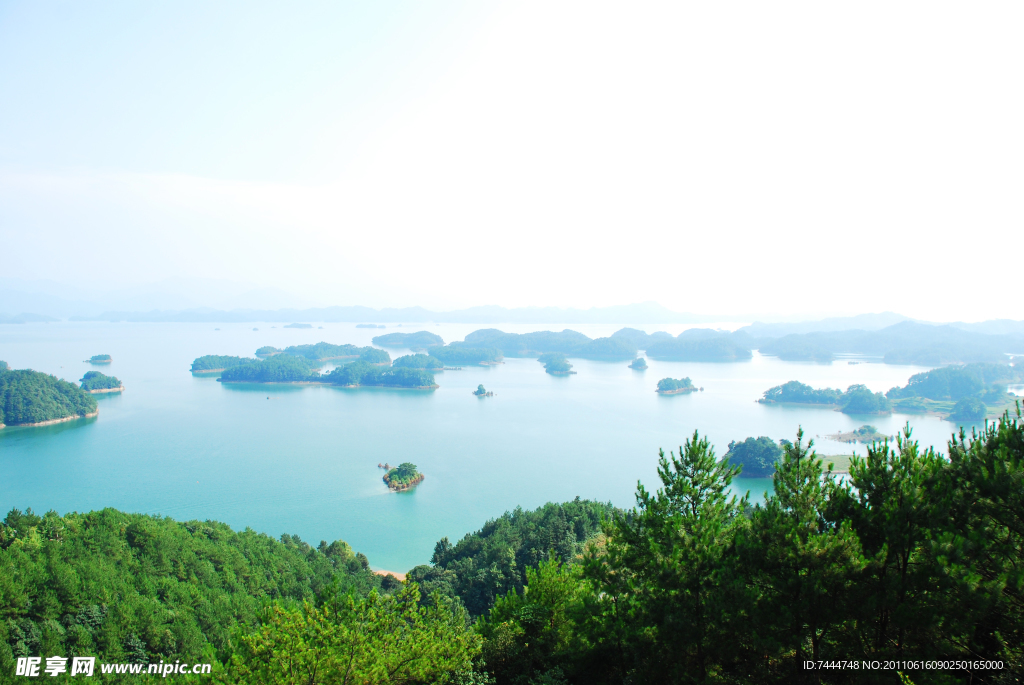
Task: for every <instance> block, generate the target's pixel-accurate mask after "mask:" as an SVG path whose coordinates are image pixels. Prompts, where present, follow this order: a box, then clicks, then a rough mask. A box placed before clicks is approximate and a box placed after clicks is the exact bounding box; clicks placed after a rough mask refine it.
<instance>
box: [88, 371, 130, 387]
mask: <svg viewBox="0 0 1024 685" xmlns="http://www.w3.org/2000/svg"><path fill="white" fill-rule="evenodd" d="M80 383H81V388H82V390H85V391H89V390H110V389H111V388H120V387H121V381H119V380H118V379H117V378H115V377H114V376H106V375H104V374H102V373H100V372H99V371H86V372H85V375H84V376H82V378H81V381H80Z"/></svg>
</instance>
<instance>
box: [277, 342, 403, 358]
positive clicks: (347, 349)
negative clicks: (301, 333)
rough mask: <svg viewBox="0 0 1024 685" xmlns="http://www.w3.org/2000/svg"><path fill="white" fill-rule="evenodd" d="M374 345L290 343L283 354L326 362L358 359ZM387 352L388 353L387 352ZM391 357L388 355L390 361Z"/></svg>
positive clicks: (282, 351)
mask: <svg viewBox="0 0 1024 685" xmlns="http://www.w3.org/2000/svg"><path fill="white" fill-rule="evenodd" d="M372 349H374V348H372V347H359V346H357V345H348V344H345V345H332V344H331V343H326V342H318V343H316V344H315V345H290V346H288V347H286V348H284V349H283V350H281V354H287V355H291V356H293V357H302V358H304V359H308V360H310V361H313V362H325V361H330V360H332V359H356V358H358V357H359V355H361V354H363V353H364V352H366V351H367V350H372ZM385 354H386V353H385ZM390 360H391V357H388V361H390Z"/></svg>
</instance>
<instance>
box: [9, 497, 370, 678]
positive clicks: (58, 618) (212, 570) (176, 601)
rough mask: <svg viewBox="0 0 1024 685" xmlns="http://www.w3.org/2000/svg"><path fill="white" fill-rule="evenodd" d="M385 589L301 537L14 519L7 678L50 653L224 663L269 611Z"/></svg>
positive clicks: (221, 528) (209, 525)
mask: <svg viewBox="0 0 1024 685" xmlns="http://www.w3.org/2000/svg"><path fill="white" fill-rule="evenodd" d="M379 587H380V576H377V575H375V574H373V573H372V572H371V571H370V570H369V565H368V562H367V559H366V557H365V556H363V555H361V554H359V555H357V554H355V553H353V551H352V550H351V549H350V548H349V546H348V545H346V544H345V543H344V542H341V541H336V542H334V543H331V544H330V545H328V544H326V543H321V544H320V546H319V547H317V548H313V547H311V546H310V545H309V544H307V543H305V542H303V541H302V540H300V539H299V538H298V537H297V536H290V535H282V536H281V539H280V540H274V539H272V538H270V537H268V536H266V535H262V534H258V533H254V532H253V531H251V530H248V529H247V530H245V531H241V532H236V531H234V530H232V529H231V528H229V527H228V526H227V525H225V524H223V523H217V522H213V521H202V522H201V521H188V522H184V523H180V522H177V521H173V520H171V519H168V518H160V517H155V516H145V515H142V514H128V513H124V512H120V511H116V510H114V509H104V510H102V511H94V512H91V513H88V514H75V513H72V514H67V515H65V516H58V515H57V514H56V513H54V512H50V513H48V514H46V515H44V516H37V515H35V514H33V513H32V510H31V509H27V510H26V511H25V512H21V511H19V510H18V509H13V510H11V512H10V513H9V514H8V515H7V517H6V519H5V520H4V522H3V523H2V524H0V616H2V617H3V620H0V672H2V673H4V674H9V673H14V665H13V663H12V657H20V656H29V655H39V654H43V655H44V656H50V655H69V654H77V655H85V654H91V655H96V656H98V657H100V659H101V660H103V661H143V662H145V661H153V662H156V661H159V660H160V659H165V660H173V659H182V660H188V661H192V662H199V661H210V660H211V659H210V658H211V657H213V658H215V659H216V660H217V661H220V662H221V663H224V662H226V660H227V658H228V657H229V655H230V653H231V651H232V643H231V639H232V635H233V631H235V630H237V629H239V628H241V627H243V626H245V625H247V624H254V623H256V622H257V621H258V619H259V618H260V616H261V609H262V607H263V606H264V605H265V604H267V603H269V602H277V603H279V604H281V605H282V606H284V607H296V606H299V605H300V604H301V602H303V601H311V602H314V603H317V602H318V601H319V600H320V599H321V598H323V597H324V596H325V593H326V592H327V591H328V588H333V589H332V590H331V591H332V592H333V591H334V590H338V591H342V592H347V591H352V592H354V593H356V594H357V595H365V594H366V593H367V592H369V590H370V589H372V588H379ZM236 646H237V643H236ZM4 682H7V681H6V680H5V681H4Z"/></svg>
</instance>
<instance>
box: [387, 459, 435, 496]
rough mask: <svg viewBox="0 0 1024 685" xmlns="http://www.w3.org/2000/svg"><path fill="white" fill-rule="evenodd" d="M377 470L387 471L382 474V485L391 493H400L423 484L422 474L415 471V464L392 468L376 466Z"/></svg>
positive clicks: (404, 463)
mask: <svg viewBox="0 0 1024 685" xmlns="http://www.w3.org/2000/svg"><path fill="white" fill-rule="evenodd" d="M377 466H378V467H379V468H382V469H385V470H387V473H385V474H384V479H383V480H384V483H385V484H386V485H387V486H388V489H389V490H391V492H402V491H404V490H411V489H412V488H414V487H416V486H417V485H419V484H420V483H421V482H423V478H424V476H423V474H422V473H420V472H419V471H417V470H416V464H412V463H410V462H403V463H401V464H399V465H398V466H395V467H394V468H392V467H391V465H390V464H387V463H385V464H377Z"/></svg>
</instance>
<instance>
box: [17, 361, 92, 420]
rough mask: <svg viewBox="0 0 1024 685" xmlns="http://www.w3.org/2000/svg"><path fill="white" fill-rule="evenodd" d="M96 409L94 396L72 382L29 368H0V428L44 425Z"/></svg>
mask: <svg viewBox="0 0 1024 685" xmlns="http://www.w3.org/2000/svg"><path fill="white" fill-rule="evenodd" d="M98 412H99V410H98V409H97V404H96V399H95V398H94V397H92V396H91V395H90V394H89V393H87V392H86V391H84V390H82V389H81V388H80V387H78V386H77V385H75V384H74V383H69V382H67V381H62V380H59V379H58V378H56V377H54V376H51V375H49V374H46V373H40V372H39V371H32V370H31V369H22V370H18V371H13V370H8V369H0V427H3V426H4V425H5V424H6V425H8V426H47V425H50V424H54V423H61V422H63V421H73V420H75V419H80V418H89V417H92V416H96V414H97V413H98Z"/></svg>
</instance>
